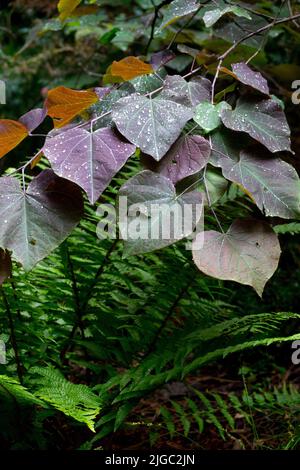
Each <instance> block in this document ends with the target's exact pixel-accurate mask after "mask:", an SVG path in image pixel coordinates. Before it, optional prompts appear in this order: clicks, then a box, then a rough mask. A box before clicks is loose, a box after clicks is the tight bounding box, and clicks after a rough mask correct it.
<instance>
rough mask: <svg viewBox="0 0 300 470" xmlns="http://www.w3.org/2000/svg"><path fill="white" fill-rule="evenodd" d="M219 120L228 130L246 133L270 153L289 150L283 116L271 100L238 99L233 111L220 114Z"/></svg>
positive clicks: (287, 128)
mask: <svg viewBox="0 0 300 470" xmlns="http://www.w3.org/2000/svg"><path fill="white" fill-rule="evenodd" d="M221 119H222V121H223V123H224V125H225V126H226V127H228V128H229V129H232V130H234V131H241V132H246V133H247V134H249V135H250V136H251V137H253V139H255V140H257V141H258V142H260V143H261V144H263V145H264V146H265V147H267V149H268V150H270V151H271V152H279V151H281V150H291V143H290V129H289V125H288V123H287V120H286V117H285V114H284V112H283V110H282V109H281V107H280V106H279V104H278V103H277V102H276V101H274V100H272V99H263V100H260V101H257V100H253V99H250V98H248V99H247V98H240V99H239V100H238V102H237V104H236V108H235V109H234V110H233V111H231V110H223V111H222V112H221Z"/></svg>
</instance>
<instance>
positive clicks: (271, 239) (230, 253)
mask: <svg viewBox="0 0 300 470" xmlns="http://www.w3.org/2000/svg"><path fill="white" fill-rule="evenodd" d="M280 253H281V250H280V245H279V242H278V238H277V235H276V234H275V233H274V232H273V230H272V229H271V227H270V226H269V225H268V224H266V223H265V222H262V221H258V220H254V219H249V220H236V221H235V222H234V223H233V224H232V225H231V227H230V228H229V230H228V232H227V233H219V232H216V231H214V230H210V231H207V232H203V233H199V234H198V235H197V237H196V239H195V240H194V242H193V258H194V261H195V263H196V265H197V267H198V268H199V269H200V271H202V272H203V273H205V274H207V275H209V276H212V277H216V278H218V279H223V280H228V281H236V282H239V283H241V284H246V285H250V286H252V287H253V288H254V289H255V290H256V292H257V293H258V295H260V296H261V295H262V292H263V289H264V286H265V284H266V282H267V281H268V280H269V279H270V277H271V276H272V275H273V274H274V272H275V271H276V268H277V266H278V262H279V258H280Z"/></svg>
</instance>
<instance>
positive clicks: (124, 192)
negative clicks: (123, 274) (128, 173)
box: [119, 170, 203, 255]
mask: <svg viewBox="0 0 300 470" xmlns="http://www.w3.org/2000/svg"><path fill="white" fill-rule="evenodd" d="M119 195H120V196H123V197H127V205H128V217H126V218H124V219H123V218H120V220H119V226H120V228H121V237H122V238H123V239H124V240H126V241H125V253H126V254H127V255H133V254H138V253H145V252H150V251H153V250H157V249H160V248H163V247H165V246H168V245H171V244H172V243H175V242H177V241H178V240H181V239H182V238H185V237H188V236H189V235H191V234H192V233H193V231H194V229H195V227H196V226H197V223H198V222H199V220H200V219H201V216H202V210H203V196H202V194H201V193H200V192H197V191H192V192H187V193H184V194H182V195H179V196H177V195H176V191H175V187H174V185H173V184H172V182H171V181H170V180H169V179H168V178H165V177H164V176H161V175H158V174H156V173H153V172H151V171H149V170H145V171H142V172H141V173H139V174H138V175H136V176H134V177H133V178H131V179H130V180H129V181H127V182H126V183H125V184H124V185H123V186H122V188H121V189H120V193H119ZM126 216H127V214H126Z"/></svg>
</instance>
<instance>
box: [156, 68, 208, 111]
mask: <svg viewBox="0 0 300 470" xmlns="http://www.w3.org/2000/svg"><path fill="white" fill-rule="evenodd" d="M160 96H161V97H163V98H170V99H173V100H174V101H177V100H178V102H180V103H181V104H186V105H187V106H191V107H194V106H196V105H197V104H199V103H202V102H205V101H210V98H211V82H210V81H209V80H208V79H207V78H203V77H197V78H193V79H192V80H190V81H189V82H188V81H187V80H185V79H184V78H182V77H181V76H180V75H173V76H171V77H167V78H166V80H165V83H164V88H163V90H162V92H161V95H160ZM184 98H186V99H185V100H184Z"/></svg>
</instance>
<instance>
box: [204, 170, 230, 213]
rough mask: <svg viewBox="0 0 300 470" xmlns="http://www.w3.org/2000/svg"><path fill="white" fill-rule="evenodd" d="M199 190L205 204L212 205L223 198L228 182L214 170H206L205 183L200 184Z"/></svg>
mask: <svg viewBox="0 0 300 470" xmlns="http://www.w3.org/2000/svg"><path fill="white" fill-rule="evenodd" d="M201 188H202V190H203V193H204V195H205V204H207V205H213V204H215V203H216V202H217V201H219V199H220V198H221V197H222V196H223V194H224V193H225V192H226V190H227V188H228V181H227V180H226V179H225V178H224V176H222V175H221V174H219V173H217V172H216V170H215V169H208V170H207V171H206V172H205V181H203V182H202V183H201ZM207 192H208V194H207Z"/></svg>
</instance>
